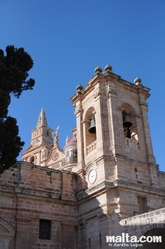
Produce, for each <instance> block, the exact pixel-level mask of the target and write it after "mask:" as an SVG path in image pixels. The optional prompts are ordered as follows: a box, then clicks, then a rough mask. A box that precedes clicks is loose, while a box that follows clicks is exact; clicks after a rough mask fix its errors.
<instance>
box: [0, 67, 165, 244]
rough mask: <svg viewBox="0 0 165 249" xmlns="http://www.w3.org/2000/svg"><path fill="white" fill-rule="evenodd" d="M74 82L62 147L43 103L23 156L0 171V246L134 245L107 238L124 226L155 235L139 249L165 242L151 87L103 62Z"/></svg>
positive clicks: (163, 181)
mask: <svg viewBox="0 0 165 249" xmlns="http://www.w3.org/2000/svg"><path fill="white" fill-rule="evenodd" d="M76 89H77V90H76V93H75V94H74V95H73V96H72V97H71V101H72V103H73V106H74V108H75V117H76V128H74V129H73V138H69V137H67V139H66V144H65V147H64V149H61V148H60V145H59V141H58V136H59V135H58V133H59V131H58V127H57V129H56V131H55V132H53V131H52V130H51V128H49V126H48V122H47V119H46V114H45V112H44V109H42V110H41V112H40V114H39V118H38V122H37V125H36V128H35V129H34V130H33V131H32V138H31V143H30V146H29V147H28V148H27V149H26V150H25V151H24V152H23V154H22V161H21V162H18V163H17V164H16V165H14V166H13V167H12V168H11V169H10V170H8V171H5V172H4V173H3V174H2V175H0V191H1V200H0V248H2V249H22V248H24V249H41V248H50V249H51V248H55V249H106V248H116V247H118V248H140V245H137V244H136V243H134V244H133V243H132V244H131V243H128V245H127V244H123V242H122V241H118V242H117V243H115V241H111V238H110V237H109V236H120V235H123V234H125V233H127V234H129V235H130V236H137V237H138V238H139V237H140V236H143V235H146V234H149V235H150V237H151V235H155V234H156V235H158V234H159V235H161V236H162V238H163V242H161V243H160V244H159V247H156V246H155V244H153V245H152V243H150V244H149V245H148V244H145V245H144V247H143V248H164V245H165V244H163V243H164V239H165V173H164V172H161V171H159V169H158V165H157V164H156V161H155V157H154V154H153V149H152V141H151V136H150V130H149V123H148V117H147V111H148V104H147V98H148V97H149V91H150V89H149V88H147V87H145V86H143V84H142V82H141V80H140V79H139V78H136V79H135V80H134V83H130V82H128V81H126V80H124V79H122V78H121V77H120V76H119V75H117V74H115V73H113V71H112V67H111V66H109V65H107V66H106V67H105V71H104V72H103V71H102V69H101V68H100V67H97V68H96V69H95V74H94V76H93V77H92V78H91V79H90V80H89V82H88V84H87V85H86V86H85V87H82V86H81V85H79V86H77V88H76ZM52 134H53V138H52ZM111 242H112V243H111ZM148 246H150V247H148ZM154 246H155V247H154Z"/></svg>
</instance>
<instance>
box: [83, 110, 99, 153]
mask: <svg viewBox="0 0 165 249" xmlns="http://www.w3.org/2000/svg"><path fill="white" fill-rule="evenodd" d="M95 115H96V112H95V109H94V108H93V107H91V108H89V109H88V111H87V112H86V116H85V140H86V154H87V155H88V154H89V153H90V152H91V151H93V150H94V149H96V138H97V126H96V118H95Z"/></svg>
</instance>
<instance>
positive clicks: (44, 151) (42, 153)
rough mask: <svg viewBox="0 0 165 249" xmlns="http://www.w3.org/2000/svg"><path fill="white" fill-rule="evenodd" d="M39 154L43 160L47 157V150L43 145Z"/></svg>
mask: <svg viewBox="0 0 165 249" xmlns="http://www.w3.org/2000/svg"><path fill="white" fill-rule="evenodd" d="M41 155H42V159H43V160H44V159H46V158H47V155H48V150H47V148H46V147H45V146H44V147H43V148H42V151H41Z"/></svg>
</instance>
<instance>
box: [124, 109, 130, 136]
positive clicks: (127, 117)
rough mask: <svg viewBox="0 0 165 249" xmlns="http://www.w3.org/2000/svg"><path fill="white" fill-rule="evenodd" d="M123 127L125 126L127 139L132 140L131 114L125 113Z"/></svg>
mask: <svg viewBox="0 0 165 249" xmlns="http://www.w3.org/2000/svg"><path fill="white" fill-rule="evenodd" d="M123 126H124V135H125V137H127V138H131V131H130V127H131V126H132V122H131V120H130V114H128V113H125V114H124V117H123Z"/></svg>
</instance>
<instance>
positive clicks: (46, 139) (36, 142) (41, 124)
mask: <svg viewBox="0 0 165 249" xmlns="http://www.w3.org/2000/svg"><path fill="white" fill-rule="evenodd" d="M52 132H53V130H52V129H50V128H49V126H48V122H47V119H46V114H45V111H44V109H43V108H42V109H41V112H40V114H39V117H38V121H37V125H36V127H35V129H34V130H32V136H31V143H30V146H29V147H28V148H27V149H26V150H25V151H24V152H23V153H22V160H23V161H27V162H31V163H34V164H36V165H41V166H45V160H46V159H47V157H48V156H49V154H50V151H51V149H52V147H53V141H52Z"/></svg>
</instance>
